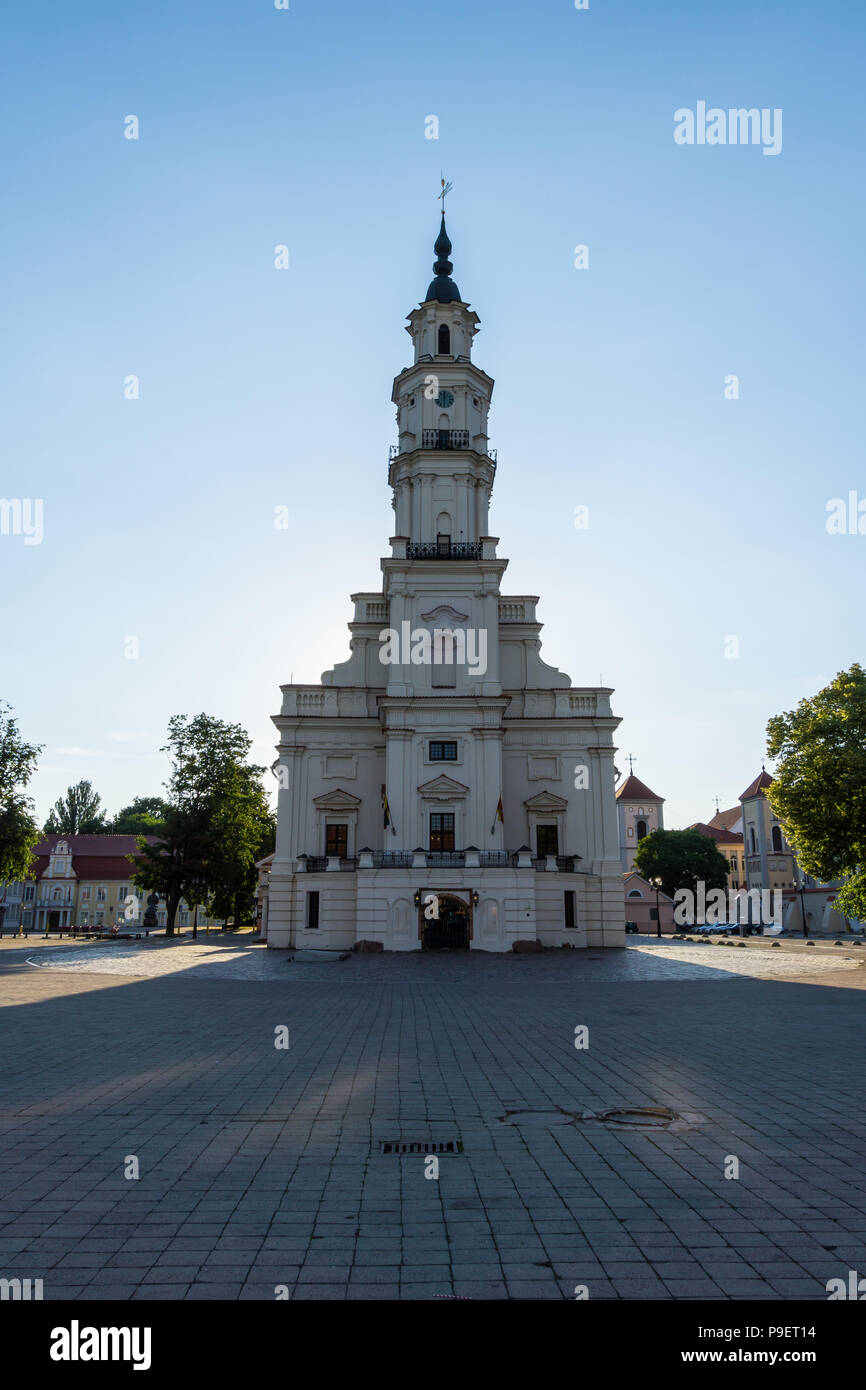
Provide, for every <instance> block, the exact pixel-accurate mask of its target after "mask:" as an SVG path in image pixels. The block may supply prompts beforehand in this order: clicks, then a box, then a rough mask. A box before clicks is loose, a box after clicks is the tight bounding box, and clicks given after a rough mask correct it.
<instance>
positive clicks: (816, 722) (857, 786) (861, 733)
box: [767, 662, 866, 921]
mask: <svg viewBox="0 0 866 1390" xmlns="http://www.w3.org/2000/svg"><path fill="white" fill-rule="evenodd" d="M767 753H768V754H769V756H770V757H771V758H772V759H773V760H774V762H775V769H774V779H775V780H774V781H773V784H772V786H771V787H768V789H767V796H768V797H769V800H770V805H771V806H772V808H773V810H774V812H775V814H776V815H777V816H778V817H779V820H780V821H781V822H782V825H783V826H784V828H785V834H786V835H787V837H788V839H789V840H790V842H791V844H792V846H793V847H794V850H795V852H796V855H797V860H798V862H799V864H800V866H801V867H802V868H803V869H805V871H806V873H807V874H811V875H812V876H813V877H814V878H817V879H821V880H822V881H823V882H825V883H826V882H832V880H833V879H839V878H844V879H847V880H848V881H847V882H846V883H845V884H844V885H843V886H842V888H841V889H840V890H839V892H838V893H837V895H836V903H835V906H836V907H837V909H838V910H839V911H840V912H842V913H844V914H845V915H846V916H847V917H856V918H858V919H859V920H860V921H866V671H864V670H863V668H862V666H860V665H859V664H858V663H856V662H855V664H854V665H853V666H852V667H851V668H850V670H848V671H840V673H839V675H838V676H837V677H836V679H835V680H834V681H831V683H830V684H829V685H827V686H825V687H824V689H823V690H819V691H818V694H817V695H812V696H810V697H809V698H808V699H805V700H801V701H800V703H799V705H798V706H797V708H796V709H795V710H793V711H788V712H787V713H786V714H777V715H775V716H774V717H773V718H772V719H771V720H770V721H769V723H768V724H767Z"/></svg>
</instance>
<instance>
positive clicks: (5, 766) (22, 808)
mask: <svg viewBox="0 0 866 1390" xmlns="http://www.w3.org/2000/svg"><path fill="white" fill-rule="evenodd" d="M41 752H42V746H41V745H40V744H36V743H26V742H25V741H24V739H23V738H22V737H21V734H20V732H19V729H18V724H17V722H16V720H15V719H14V718H13V717H12V706H11V705H8V704H6V702H5V701H0V883H3V882H10V881H11V882H15V881H16V880H18V879H24V878H26V877H27V875H28V874H29V872H30V869H31V865H32V862H33V854H32V850H33V846H34V845H35V844H36V843H37V841H38V840H39V826H38V824H37V822H36V817H35V814H34V806H33V800H32V798H31V797H29V796H28V795H27V784H28V782H29V781H30V778H31V777H32V776H33V773H34V771H35V769H36V760H37V758H38V757H39V754H40V753H41Z"/></svg>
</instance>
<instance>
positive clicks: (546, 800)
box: [523, 791, 568, 811]
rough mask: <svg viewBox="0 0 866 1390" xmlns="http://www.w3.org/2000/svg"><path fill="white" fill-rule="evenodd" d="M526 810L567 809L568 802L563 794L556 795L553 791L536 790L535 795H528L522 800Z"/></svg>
mask: <svg viewBox="0 0 866 1390" xmlns="http://www.w3.org/2000/svg"><path fill="white" fill-rule="evenodd" d="M523 804H524V806H525V807H526V809H527V811H567V810H568V802H567V801H566V799H565V797H564V796H557V795H556V794H555V792H546V791H545V792H538V793H537V795H536V796H530V797H529V798H528V800H527V801H524V803H523Z"/></svg>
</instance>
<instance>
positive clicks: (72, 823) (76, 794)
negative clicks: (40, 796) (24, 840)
mask: <svg viewBox="0 0 866 1390" xmlns="http://www.w3.org/2000/svg"><path fill="white" fill-rule="evenodd" d="M107 828H108V826H107V822H106V818H105V813H104V811H103V809H102V799H101V797H100V796H99V793H98V792H95V791H94V790H93V787H92V785H91V784H90V782H87V781H85V780H84V779H82V780H81V781H80V782H76V783H75V786H74V787H67V788H66V795H65V796H60V797H58V798H57V800H56V801H55V803H54V805H53V806H52V808H51V810H50V811H49V813H48V819H47V821H46V822H45V834H46V835H55V834H56V835H98V834H101V833H104V832H105V830H107Z"/></svg>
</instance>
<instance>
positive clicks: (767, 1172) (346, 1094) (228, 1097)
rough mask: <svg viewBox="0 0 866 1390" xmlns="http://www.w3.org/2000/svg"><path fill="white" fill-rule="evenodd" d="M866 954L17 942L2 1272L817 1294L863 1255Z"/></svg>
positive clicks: (274, 1282) (338, 1285) (294, 1287)
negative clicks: (342, 956) (355, 951)
mask: <svg viewBox="0 0 866 1390" xmlns="http://www.w3.org/2000/svg"><path fill="white" fill-rule="evenodd" d="M851 954H852V955H853V953H851ZM34 955H36V956H38V961H37V963H35V964H29V963H28V959H29V957H33V956H34ZM49 957H50V959H49ZM863 975H864V972H863V968H862V966H861V965H860V963H859V961H857V960H856V959H851V958H849V956H848V954H847V953H843V951H841V950H840V951H839V952H838V955H837V957H834V956H833V955H832V954H831V953H830V952H829V951H826V950H825V951H819V950H817V949H816V950H815V952H814V953H813V952H811V951H810V952H806V953H799V954H798V953H793V952H785V951H783V950H773V949H772V948H770V947H769V946H768V947H767V948H766V949H765V948H764V947H763V945H762V946H761V947H758V948H755V947H751V948H750V949H749V950H738V949H737V948H736V947H733V948H731V947H724V946H691V945H689V944H687V943H680V942H670V941H666V942H662V943H657V944H654V943H650V942H649V941H645V940H641V941H640V942H639V943H637V944H636V945H634V946H632V945H630V946H629V948H628V949H627V950H626V951H621V952H607V953H604V952H600V951H590V952H578V951H575V952H555V953H554V952H551V953H548V954H545V955H540V956H524V957H516V956H508V957H504V958H500V957H496V956H486V955H482V954H480V953H479V954H475V953H471V954H469V955H466V954H458V953H455V954H451V955H445V956H443V955H438V956H437V955H435V954H427V953H413V954H411V955H407V956H399V955H393V956H392V955H387V956H361V957H353V958H351V959H350V960H347V961H343V962H339V963H335V964H330V963H329V964H318V963H301V962H296V963H294V964H287V962H286V957H285V955H284V954H283V953H282V952H279V953H278V952H269V951H267V950H266V949H265V948H263V947H260V946H255V945H253V944H252V943H250V942H249V940H247V941H241V940H238V939H234V940H231V939H230V940H228V941H205V942H197V943H192V942H183V943H170V942H169V943H164V942H156V943H154V942H147V943H135V944H131V943H130V944H126V943H124V944H121V945H114V946H101V945H98V944H93V945H92V946H70V947H66V945H65V943H64V945H62V946H57V947H56V948H52V949H51V950H50V951H49V950H48V949H45V950H40V951H39V952H35V953H34V952H33V951H32V950H30V951H28V950H27V948H26V946H25V947H24V948H22V949H21V950H20V951H14V952H4V953H3V958H2V964H0V1002H2V1004H3V1007H2V1008H0V1029H2V1035H0V1036H2V1046H3V1055H4V1058H5V1066H4V1070H3V1081H2V1088H0V1089H2V1107H0V1152H2V1164H0V1192H2V1220H0V1275H2V1276H3V1277H6V1278H14V1277H21V1278H42V1279H43V1280H44V1296H45V1298H46V1299H60V1298H76V1299H90V1298H115V1299H129V1298H132V1299H142V1298H143V1299H151V1298H169V1299H201V1298H205V1299H232V1300H233V1299H237V1298H254V1299H267V1300H272V1299H274V1298H275V1297H276V1296H278V1295H281V1294H282V1293H283V1292H285V1294H286V1295H287V1296H289V1297H291V1298H294V1299H309V1298H315V1299H335V1300H340V1299H345V1298H349V1299H379V1298H413V1299H414V1298H422V1299H427V1298H434V1297H437V1296H444V1295H452V1296H453V1295H461V1296H464V1297H471V1298H476V1299H481V1298H495V1299H507V1298H517V1299H520V1298H533V1299H535V1298H541V1299H562V1298H567V1299H573V1298H574V1297H575V1291H576V1290H580V1289H581V1288H582V1287H583V1286H585V1288H586V1291H587V1293H588V1296H589V1298H590V1300H592V1299H597V1298H615V1299H633V1298H639V1299H645V1298H664V1299H668V1298H713V1299H732V1298H733V1299H738V1298H751V1297H760V1298H767V1299H780V1300H784V1299H787V1298H800V1297H804V1298H809V1299H825V1298H826V1297H827V1293H826V1283H827V1281H828V1280H829V1279H834V1278H839V1277H842V1278H847V1274H848V1270H849V1269H855V1270H859V1271H860V1273H861V1274H863V1273H866V1176H864V1162H863V1160H864V1136H866V1119H864V1098H866V1097H864V1091H866V1081H864V1076H866V1068H864V1060H866V1057H864V1052H866V1044H864V1040H863V1028H862V1021H861V1020H862V1003H863V996H862V994H861V992H860V991H861V989H862V984H863ZM584 1030H586V1031H584ZM281 1042H287V1043H288V1046H287V1047H282V1046H275V1043H281ZM575 1042H578V1043H580V1044H581V1046H579V1047H576V1046H575ZM583 1044H586V1045H583ZM614 1112H616V1113H614ZM433 1159H435V1160H436V1162H435V1163H434V1162H433ZM437 1163H438V1175H436V1173H435V1168H436V1164H437ZM734 1171H738V1174H739V1176H730V1177H726V1176H725V1174H726V1172H728V1173H731V1172H734ZM135 1173H137V1176H134V1174H135ZM125 1174H128V1175H129V1176H125Z"/></svg>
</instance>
